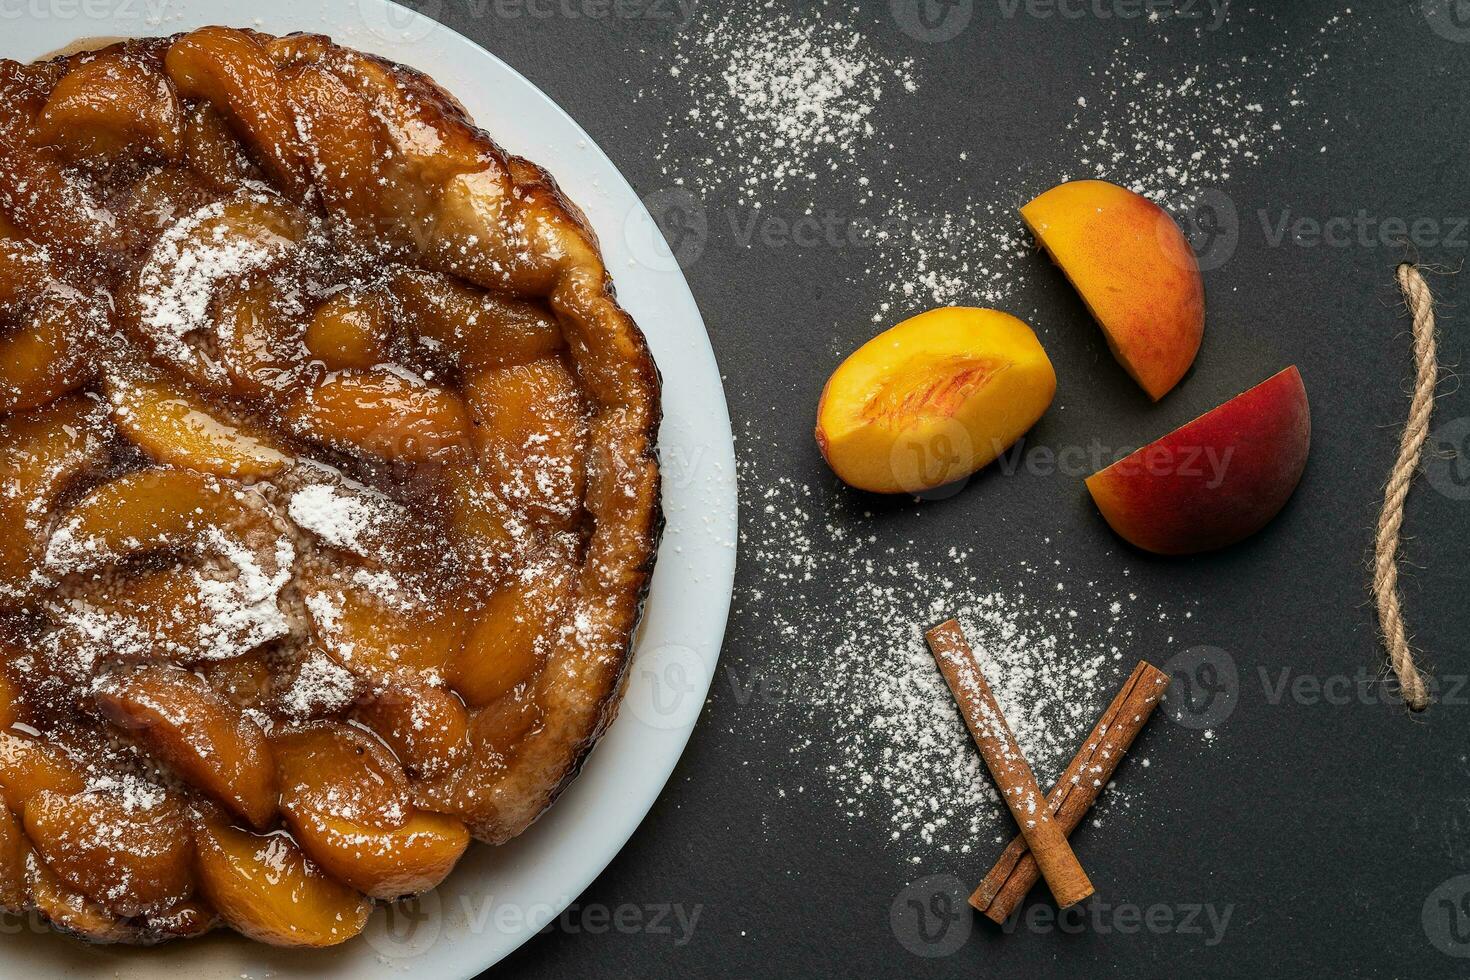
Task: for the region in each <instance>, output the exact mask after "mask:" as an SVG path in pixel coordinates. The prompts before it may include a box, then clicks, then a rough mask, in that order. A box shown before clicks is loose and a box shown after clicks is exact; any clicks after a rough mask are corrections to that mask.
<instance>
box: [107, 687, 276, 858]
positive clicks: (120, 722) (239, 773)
mask: <svg viewBox="0 0 1470 980" xmlns="http://www.w3.org/2000/svg"><path fill="white" fill-rule="evenodd" d="M97 703H98V705H99V707H101V709H102V712H103V714H105V715H106V716H107V718H108V720H109V721H111V722H112V723H113V724H114V725H116V726H117V727H118V728H119V729H121V730H122V731H123V732H125V733H127V734H128V735H131V736H132V737H133V738H135V739H136V740H137V741H138V742H139V743H140V744H142V745H143V746H144V747H145V748H147V749H148V750H149V751H151V752H153V753H154V754H155V755H157V756H158V757H159V758H161V759H162V760H163V761H164V762H165V763H167V764H168V765H169V767H170V768H172V769H173V770H174V771H175V772H176V773H178V775H179V776H180V777H181V778H182V779H183V780H184V782H186V783H188V784H189V785H191V786H195V787H197V788H199V789H200V790H202V791H203V792H205V793H207V794H209V795H210V796H212V797H214V798H215V799H217V800H219V801H220V802H221V803H223V804H225V805H226V806H228V807H229V808H230V809H232V810H234V811H235V812H236V813H238V814H239V815H240V816H242V817H244V818H245V819H246V820H248V821H249V822H250V823H251V825H252V826H254V827H256V828H259V829H262V830H263V829H265V828H266V827H269V826H270V825H271V823H272V822H273V821H274V819H275V815H276V798H277V790H276V769H275V760H274V759H273V758H272V757H271V751H270V746H269V744H268V743H267V742H266V738H265V733H264V732H262V731H261V729H260V726H259V725H258V724H256V723H255V722H254V721H253V720H252V719H250V718H249V717H247V716H246V715H245V714H244V713H242V712H241V711H240V709H239V708H237V707H235V706H234V705H233V704H231V703H230V702H229V701H227V700H226V699H225V698H224V697H223V696H222V695H220V694H219V693H217V692H216V691H215V690H214V689H213V688H211V687H210V686H209V683H208V682H207V681H205V680H204V679H203V678H202V677H199V676H198V675H197V674H192V673H190V672H188V671H185V670H179V669H178V668H175V667H165V666H161V665H150V666H144V667H136V668H132V669H129V670H123V671H117V672H114V673H112V674H109V675H108V676H107V677H105V678H103V679H102V680H101V681H100V682H99V684H98V688H97Z"/></svg>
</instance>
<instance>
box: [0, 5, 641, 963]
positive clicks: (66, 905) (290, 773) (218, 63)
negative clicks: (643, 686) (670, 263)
mask: <svg viewBox="0 0 1470 980" xmlns="http://www.w3.org/2000/svg"><path fill="white" fill-rule="evenodd" d="M0 90H3V94H0V312H3V321H0V908H5V909H8V910H10V911H15V912H26V911H31V910H34V911H36V912H38V913H39V914H40V915H41V916H43V917H44V918H45V919H47V920H49V921H50V922H52V923H53V924H55V925H56V926H57V927H58V928H60V929H63V930H66V931H69V932H72V933H75V934H77V935H80V936H82V937H85V938H88V939H91V940H95V941H100V942H130V943H144V942H156V941H159V940H163V939H171V938H177V937H187V936H194V935H198V934H200V933H202V932H205V931H207V930H208V929H210V928H211V927H213V926H215V925H217V924H223V925H226V926H229V927H231V928H233V929H235V930H237V931H239V932H240V933H242V934H244V935H246V936H248V937H251V938H253V939H256V940H259V941H261V942H267V943H274V944H279V945H292V946H326V945H331V944H334V943H339V942H342V941H344V940H346V939H349V938H351V937H352V936H353V935H355V934H356V933H357V932H358V931H359V930H361V929H362V927H363V924H364V922H365V921H366V918H367V915H368V913H369V911H370V909H371V907H372V904H373V902H375V901H381V900H392V899H396V898H399V897H402V896H406V895H412V894H416V893H419V892H422V891H424V890H426V889H431V888H433V887H435V886H436V885H437V884H438V883H439V882H440V881H442V880H443V879H444V877H445V876H446V875H447V874H448V873H449V872H450V870H451V869H452V868H453V867H454V865H455V863H456V862H457V861H458V860H459V858H460V856H461V854H463V853H464V851H465V849H466V847H467V846H469V844H470V841H471V838H477V839H479V840H481V841H485V842H488V843H490V844H499V843H503V842H505V841H507V840H510V839H511V838H513V837H515V836H516V835H517V834H519V833H520V832H521V831H523V830H524V829H525V828H526V827H527V826H528V825H529V824H530V823H531V822H532V821H534V820H535V819H536V818H537V817H538V816H539V815H540V814H541V813H542V812H544V811H545V810H546V809H547V807H549V806H550V805H551V804H552V803H553V802H554V800H555V799H556V797H557V795H558V794H559V793H560V791H561V790H562V788H563V787H564V786H565V785H566V784H567V783H568V781H569V780H570V779H571V778H572V777H573V776H574V775H575V774H576V772H577V770H578V768H579V766H580V765H581V763H582V761H583V760H584V758H585V757H586V754H587V752H588V751H589V750H590V749H591V747H592V746H593V744H594V743H595V742H596V741H597V739H598V738H599V736H600V735H601V734H602V733H603V731H604V730H605V729H606V727H607V726H608V724H609V723H610V722H611V721H612V718H613V715H614V714H615V712H616V709H617V702H618V696H619V693H620V690H621V684H622V680H623V677H624V675H625V672H626V670H627V667H628V660H629V656H630V646H631V640H632V637H633V633H634V629H635V626H636V623H637V618H638V614H639V609H640V605H641V602H642V599H643V596H644V594H645V591H646V588H647V584H648V580H649V577H650V574H651V572H652V565H653V560H654V553H655V549H656V546H657V538H658V532H659V529H660V527H661V519H660V511H659V483H658V468H657V465H656V461H655V455H654V450H655V433H656V428H657V425H658V421H659V407H658V376H657V373H656V371H655V368H654V365H653V362H652V360H651V358H650V356H649V352H648V348H647V345H646V343H645V342H644V338H643V335H642V334H641V333H640V332H639V330H638V328H637V326H636V325H635V324H634V323H633V321H632V320H631V319H630V318H629V317H628V316H627V314H626V313H624V312H623V310H622V309H620V308H619V306H618V305H617V303H616V301H615V299H614V296H613V291H612V285H611V282H610V280H609V278H608V275H607V272H606V270H605V268H604V266H603V262H602V259H601V256H600V253H599V250H598V245H597V241H596V238H595V237H594V235H593V233H592V231H591V229H590V228H589V226H588V224H587V222H586V220H585V218H584V217H583V215H582V213H581V212H580V211H579V210H578V209H577V208H576V207H575V206H574V205H572V204H571V203H570V202H569V201H567V199H566V198H565V197H563V196H562V194H561V192H560V191H559V189H558V188H557V186H556V184H555V182H554V181H553V180H552V178H551V177H550V176H549V175H548V174H547V173H546V172H545V171H544V170H542V169H540V168H539V167H537V166H536V165H535V164H532V163H530V162H528V161H526V160H524V159H521V158H519V157H515V156H510V155H508V154H506V153H505V152H504V151H502V150H501V149H500V148H499V147H498V146H497V145H496V144H495V143H494V142H493V141H492V140H491V139H490V137H489V136H487V135H486V134H485V133H483V132H482V131H480V130H479V129H476V128H475V127H474V125H473V124H472V123H471V122H470V121H469V120H468V119H467V118H466V116H465V113H464V111H463V109H462V108H461V107H460V105H459V103H458V102H456V101H455V100H454V99H453V97H452V96H450V95H448V94H447V93H445V92H444V91H442V90H441V89H439V88H438V87H437V86H436V85H435V83H434V82H433V81H432V80H430V79H429V78H428V77H426V76H424V75H422V74H420V73H418V72H415V71H413V70H411V69H408V68H404V67H401V66H399V65H395V64H391V63H389V62H386V61H383V60H381V59H379V58H375V57H372V56H369V55H365V54H362V53H359V52H357V51H352V50H348V49H346V48H342V47H339V46H337V45H335V44H333V43H332V42H331V41H330V40H328V39H327V38H325V37H320V36H316V35H295V36H290V37H270V36H267V35H264V34H260V33H256V32H252V31H243V30H233V29H229V28H222V27H208V28H203V29H201V30H197V31H194V32H192V33H189V34H185V35H181V36H178V37H173V38H156V39H148V40H139V41H126V42H122V43H118V44H114V45H112V46H110V47H106V48H103V49H101V50H96V51H88V52H84V53H77V54H71V55H68V56H65V57H61V58H57V59H54V60H51V61H46V62H41V63H35V64H20V63H17V62H13V61H0Z"/></svg>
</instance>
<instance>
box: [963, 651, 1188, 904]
mask: <svg viewBox="0 0 1470 980" xmlns="http://www.w3.org/2000/svg"><path fill="white" fill-rule="evenodd" d="M1168 687H1169V675H1168V674H1165V673H1164V672H1163V671H1161V670H1159V669H1157V668H1156V667H1154V666H1153V665H1152V664H1149V663H1147V662H1145V661H1142V660H1140V661H1139V662H1138V666H1137V667H1134V668H1133V673H1132V674H1130V675H1129V677H1128V680H1127V681H1125V682H1124V683H1123V687H1122V688H1121V689H1120V690H1119V691H1118V693H1117V695H1116V696H1115V697H1114V698H1113V700H1112V703H1111V704H1109V705H1108V707H1107V710H1106V711H1104V712H1103V713H1102V716H1101V717H1100V718H1098V720H1097V725H1096V726H1095V727H1094V728H1093V729H1092V734H1091V735H1088V736H1087V740H1086V741H1084V742H1083V743H1082V747H1081V748H1080V749H1078V750H1077V754H1076V755H1075V756H1073V757H1072V762H1071V764H1070V765H1068V766H1067V770H1066V772H1064V773H1062V777H1061V778H1060V779H1058V780H1057V784H1056V785H1055V786H1053V787H1052V788H1051V792H1050V793H1048V794H1047V797H1046V805H1047V808H1048V809H1049V810H1050V811H1051V813H1052V814H1053V819H1054V822H1055V823H1056V824H1057V826H1059V827H1060V828H1061V829H1062V832H1063V833H1066V834H1070V833H1071V832H1072V831H1073V830H1074V829H1076V827H1077V825H1078V824H1079V823H1081V822H1082V818H1083V816H1085V815H1086V813H1087V811H1088V810H1089V809H1091V807H1092V804H1093V803H1094V802H1095V801H1096V800H1097V798H1098V795H1099V794H1100V793H1101V792H1102V790H1103V787H1104V786H1106V785H1107V783H1108V780H1109V779H1111V778H1112V775H1113V771H1114V770H1116V769H1117V768H1118V763H1120V762H1122V761H1123V756H1124V755H1126V754H1127V752H1128V747H1129V746H1131V745H1132V744H1133V740H1134V738H1136V737H1137V735H1138V733H1139V732H1140V731H1142V730H1143V726H1144V724H1145V723H1146V722H1147V721H1148V719H1149V716H1150V715H1152V714H1153V712H1154V708H1156V707H1157V706H1158V703H1159V701H1160V700H1161V699H1162V698H1163V696H1164V691H1166V690H1167V689H1168ZM1038 873H1039V869H1038V867H1037V864H1036V859H1035V857H1033V856H1032V854H1031V853H1030V849H1029V847H1028V846H1027V843H1026V839H1025V838H1024V837H1021V836H1017V837H1016V838H1015V839H1014V840H1012V841H1011V843H1010V845H1009V846H1008V847H1006V849H1005V851H1004V852H1003V853H1002V854H1001V856H1000V859H999V860H998V861H996V862H995V865H994V866H993V867H992V868H991V869H990V873H989V874H987V875H986V876H985V880H984V881H982V882H980V887H979V888H977V889H975V894H973V895H971V896H970V904H971V905H972V906H974V907H975V909H976V910H977V911H979V912H984V913H985V915H986V916H987V917H989V918H990V919H991V920H993V921H995V922H1004V921H1005V920H1006V919H1008V918H1010V916H1011V913H1012V912H1014V911H1015V910H1016V906H1018V905H1020V904H1021V901H1022V900H1023V899H1024V898H1025V897H1026V893H1027V892H1029V891H1030V890H1031V886H1033V885H1035V884H1036V878H1037V876H1038Z"/></svg>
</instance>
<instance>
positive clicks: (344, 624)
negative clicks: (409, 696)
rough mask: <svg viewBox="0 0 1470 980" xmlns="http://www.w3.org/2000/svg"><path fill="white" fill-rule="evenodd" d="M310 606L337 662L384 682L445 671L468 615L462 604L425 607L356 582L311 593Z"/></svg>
mask: <svg viewBox="0 0 1470 980" xmlns="http://www.w3.org/2000/svg"><path fill="white" fill-rule="evenodd" d="M339 589H340V592H339V591H338V590H339ZM306 608H307V613H308V614H309V615H310V617H311V621H312V634H313V636H314V638H315V639H316V642H317V644H318V645H319V646H320V647H321V648H322V649H323V650H325V651H326V652H327V654H328V655H330V656H331V658H332V659H333V660H335V661H337V662H338V663H340V664H341V665H342V666H344V667H346V668H347V669H348V670H351V671H352V672H353V673H355V674H359V675H361V676H365V677H373V678H380V679H385V680H386V679H389V678H394V677H396V676H398V675H401V674H408V675H410V676H415V675H420V674H425V673H430V674H438V673H442V671H443V670H444V667H445V665H446V664H447V663H449V662H450V661H451V659H452V658H453V657H454V656H456V655H457V653H458V652H459V650H460V648H461V647H462V646H463V644H464V635H465V628H466V625H467V618H468V617H467V615H466V614H465V613H464V612H463V611H462V610H461V609H460V608H459V604H458V603H457V602H453V601H449V602H443V603H438V604H436V605H435V606H434V607H433V608H422V607H420V606H419V605H418V604H416V603H414V604H406V603H401V602H399V601H397V600H396V599H395V598H393V597H390V598H388V599H386V600H385V599H383V598H380V597H379V596H377V595H375V594H374V593H373V592H372V590H370V589H368V588H365V587H362V586H359V585H357V584H356V583H342V584H340V585H331V584H329V585H327V587H326V589H324V590H323V591H317V592H312V593H310V594H308V596H307V600H306Z"/></svg>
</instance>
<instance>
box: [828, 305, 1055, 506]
mask: <svg viewBox="0 0 1470 980" xmlns="http://www.w3.org/2000/svg"><path fill="white" fill-rule="evenodd" d="M1056 387H1057V378H1056V372H1055V371H1053V370H1052V366H1051V361H1050V360H1048V358H1047V356H1046V351H1044V350H1043V349H1042V347H1041V343H1040V341H1038V340H1037V339H1036V334H1034V333H1032V331H1031V328H1030V327H1028V326H1027V325H1026V324H1024V323H1022V322H1021V321H1020V320H1018V319H1016V318H1015V317H1013V316H1011V315H1009V314H1007V313H1001V312H999V311H996V310H980V309H971V308H967V307H943V308H941V309H937V310H930V311H929V312H927V313H921V314H919V315H918V316H916V317H912V318H910V319H908V320H905V321H903V322H902V323H900V324H899V325H898V326H896V327H893V328H891V329H889V330H886V331H884V332H883V333H881V334H879V335H878V336H876V337H874V338H873V339H872V340H870V341H868V342H867V343H866V344H864V345H863V346H862V347H860V348H858V350H857V351H856V352H855V353H853V354H852V356H850V357H849V358H848V359H847V360H845V361H843V362H842V364H841V365H840V366H839V367H838V368H837V370H836V371H835V372H833V374H832V377H831V379H830V380H829V381H828V382H827V387H826V388H825V389H823V391H822V399H821V402H820V403H819V404H818V406H817V445H818V446H819V447H820V448H821V450H822V456H823V457H825V458H826V460H827V463H828V465H829V466H831V467H832V469H833V471H834V472H835V473H836V474H837V475H838V476H839V477H841V478H842V479H843V480H844V481H845V482H847V483H848V484H850V485H852V486H854V487H857V488H858V489H860V490H870V491H873V492H874V493H919V492H921V491H924V490H931V489H933V488H935V487H939V486H943V485H944V484H947V483H952V482H954V481H956V480H959V479H962V478H964V477H966V476H969V475H970V474H971V473H973V472H975V471H976V470H978V469H980V468H981V467H983V466H985V465H986V464H988V463H990V462H991V461H992V460H994V459H995V458H996V457H997V456H999V455H1000V454H1001V453H1003V452H1005V450H1006V449H1007V448H1009V447H1010V446H1011V445H1012V444H1013V443H1014V442H1015V441H1016V440H1017V439H1019V438H1021V436H1022V435H1024V434H1025V433H1026V430H1028V429H1030V428H1031V426H1033V425H1035V424H1036V420H1037V419H1039V418H1041V416H1042V413H1044V412H1045V411H1046V409H1047V406H1049V405H1050V404H1051V400H1052V396H1053V395H1054V394H1055V393H1056Z"/></svg>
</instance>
